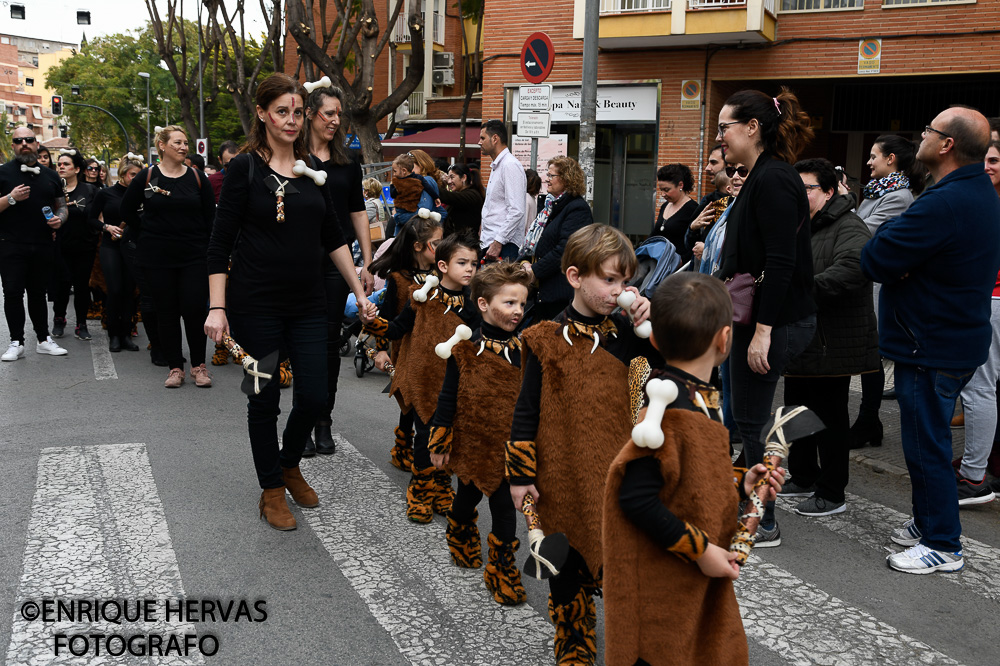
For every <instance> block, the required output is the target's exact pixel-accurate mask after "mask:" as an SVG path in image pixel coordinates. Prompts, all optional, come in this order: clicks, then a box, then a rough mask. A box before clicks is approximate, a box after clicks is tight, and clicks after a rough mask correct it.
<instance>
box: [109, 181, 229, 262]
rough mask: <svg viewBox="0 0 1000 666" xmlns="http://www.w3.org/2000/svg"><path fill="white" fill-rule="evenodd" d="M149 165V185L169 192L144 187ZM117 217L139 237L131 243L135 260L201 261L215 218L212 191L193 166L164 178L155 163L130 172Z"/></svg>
mask: <svg viewBox="0 0 1000 666" xmlns="http://www.w3.org/2000/svg"><path fill="white" fill-rule="evenodd" d="M149 169H152V170H153V172H152V174H149V180H150V183H149V184H150V185H153V184H155V185H156V187H158V188H160V189H162V190H166V191H168V192H170V195H169V196H168V195H165V194H162V193H160V192H152V191H148V192H147V189H148V186H147V184H146V177H147V172H148V171H149ZM199 178H200V181H201V184H200V185H199ZM154 181H155V183H154ZM147 194H148V195H149V196H147ZM140 206H141V207H142V215H140V214H139V207H140ZM121 217H122V219H123V220H124V221H125V223H126V224H128V225H129V226H131V227H134V231H135V232H137V234H138V236H139V237H140V240H139V241H138V243H137V245H136V258H137V259H138V261H139V263H140V265H143V266H157V267H160V268H180V267H182V266H192V265H195V264H203V263H205V255H206V254H207V252H208V238H209V236H210V235H211V233H212V221H213V220H214V219H215V195H214V194H213V193H212V186H211V184H209V182H208V178H207V177H205V176H200V175H199V176H196V175H195V174H194V170H193V169H190V168H186V169H185V170H184V173H183V174H181V176H180V177H179V178H168V177H167V176H164V175H163V173H162V172H161V171H160V169H159V168H158V167H155V166H153V167H148V168H146V169H143V170H142V171H140V172H139V173H138V174H136V176H135V178H133V179H132V182H131V184H129V186H128V189H127V190H125V196H124V197H123V198H122V204H121Z"/></svg>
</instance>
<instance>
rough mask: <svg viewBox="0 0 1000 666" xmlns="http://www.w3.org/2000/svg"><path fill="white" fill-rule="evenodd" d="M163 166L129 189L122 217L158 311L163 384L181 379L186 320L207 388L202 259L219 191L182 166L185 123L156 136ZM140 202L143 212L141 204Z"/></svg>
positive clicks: (196, 369) (196, 373)
mask: <svg viewBox="0 0 1000 666" xmlns="http://www.w3.org/2000/svg"><path fill="white" fill-rule="evenodd" d="M156 149H157V151H158V153H159V155H160V164H159V165H158V166H152V167H149V168H148V169H143V170H142V171H140V172H139V173H138V174H136V176H135V178H133V179H132V183H131V184H130V185H129V186H128V189H126V190H125V196H124V197H123V198H122V205H121V217H122V220H124V221H125V223H126V224H127V225H128V226H129V227H132V228H133V229H134V230H135V231H137V232H138V233H139V241H138V243H137V246H136V252H137V257H136V258H137V263H138V265H139V267H140V269H141V270H142V274H143V279H144V280H145V282H146V285H147V286H148V287H149V291H150V296H152V298H153V305H154V307H155V308H156V313H157V319H158V325H159V330H160V344H161V345H162V349H163V354H164V356H165V357H166V360H167V363H168V364H169V366H170V373H169V374H168V375H167V380H166V381H165V382H164V384H163V385H164V386H165V387H166V388H180V386H181V384H183V383H184V356H183V354H182V350H181V318H182V317H183V319H184V330H185V332H186V333H187V342H188V353H189V354H190V356H191V378H192V379H194V382H195V385H196V386H199V387H202V388H208V387H210V386H211V385H212V376H211V375H210V374H209V373H208V370H207V369H206V368H205V331H204V329H203V323H204V321H205V304H206V303H207V302H208V284H207V283H206V282H205V270H206V265H205V257H206V254H207V252H208V237H209V235H210V234H211V233H212V221H213V220H214V219H215V195H214V194H213V193H212V186H211V185H210V184H209V182H208V178H205V177H204V176H202V175H200V174H199V173H198V172H197V171H195V170H194V169H189V168H188V167H186V166H184V157H185V155H187V150H188V140H187V135H186V134H185V133H184V128H183V127H180V126H178V125H169V126H167V127H164V128H163V129H161V130H160V132H159V133H158V134H157V135H156ZM140 206H142V209H143V210H142V215H141V216H140V215H139V207H140Z"/></svg>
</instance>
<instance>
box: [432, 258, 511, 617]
mask: <svg viewBox="0 0 1000 666" xmlns="http://www.w3.org/2000/svg"><path fill="white" fill-rule="evenodd" d="M530 284H531V274H530V273H528V272H527V271H525V270H524V269H523V268H521V267H520V266H517V265H515V264H511V263H508V262H500V263H494V264H490V265H489V266H487V267H486V268H484V269H483V270H481V271H479V273H477V274H476V277H474V278H473V279H472V285H471V292H472V302H473V303H474V304H475V307H476V308H478V310H479V312H480V314H481V315H482V324H481V326H480V329H479V332H478V333H477V334H476V335H474V336H473V337H472V338H471V339H470V340H467V341H460V342H458V343H457V344H456V345H455V346H454V347H453V348H451V349H450V350H447V349H442V347H444V346H445V345H438V349H437V350H436V351H441V352H444V353H450V356H449V357H448V367H447V370H446V371H445V376H444V385H443V386H442V388H441V395H440V396H438V402H437V410H436V411H435V412H434V418H432V419H431V430H430V442H429V444H428V448H429V449H430V453H431V462H433V463H434V465H435V466H436V467H438V468H447V469H450V470H451V471H452V472H454V473H455V475H456V476H457V477H458V491H457V492H456V493H455V499H454V501H453V502H452V505H451V512H450V513H449V514H448V527H447V529H446V531H445V539H446V540H447V542H448V549H449V551H450V552H451V561H452V562H453V563H454V564H455V565H456V566H459V567H465V568H470V569H478V568H479V567H480V566H482V564H483V557H482V542H481V540H480V536H479V528H478V527H477V525H476V522H477V520H478V518H479V513H478V511H477V509H476V506H477V505H478V504H479V502H480V500H482V498H483V495H484V494H485V495H486V496H487V497H489V505H490V516H491V518H492V521H493V529H492V531H491V533H490V535H489V538H488V544H489V561H488V562H487V564H486V569H485V570H484V571H483V580H484V581H485V583H486V588H487V589H488V590H489V592H490V594H491V595H492V596H493V599H494V601H496V602H497V603H499V604H505V605H516V604H520V603H523V602H524V601H525V600H526V599H527V595H526V593H525V591H524V586H523V585H522V584H521V573H520V571H519V570H518V568H517V564H516V562H515V560H514V554H515V553H516V552H517V548H518V546H519V542H518V540H517V539H516V538H515V531H516V529H517V520H516V511H515V509H514V504H513V502H512V501H511V497H510V486H509V485H508V484H507V480H506V479H505V478H504V434H506V433H505V431H506V429H507V428H508V426H509V425H510V422H511V419H512V417H513V415H514V403H515V401H516V400H517V395H518V392H519V390H520V388H521V342H520V340H519V339H518V338H517V337H516V336H515V333H514V332H515V331H516V330H517V327H518V325H519V324H520V323H521V320H522V318H523V317H524V305H525V302H526V301H527V299H528V286H529V285H530ZM498 433H499V434H498Z"/></svg>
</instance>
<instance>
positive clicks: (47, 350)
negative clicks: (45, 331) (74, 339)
mask: <svg viewBox="0 0 1000 666" xmlns="http://www.w3.org/2000/svg"><path fill="white" fill-rule="evenodd" d="M35 351H36V352H38V353H39V354H48V355H49V356H65V355H66V354H67V353H68V352H67V351H66V350H65V349H63V348H62V347H60V346H59V345H57V344H56V341H55V340H53V339H52V336H51V335H50V336H48V337H47V338H45V341H44V342H39V343H38V346H37V347H35Z"/></svg>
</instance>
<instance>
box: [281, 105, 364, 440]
mask: <svg viewBox="0 0 1000 666" xmlns="http://www.w3.org/2000/svg"><path fill="white" fill-rule="evenodd" d="M343 113H344V93H343V91H341V90H340V88H336V87H332V86H331V87H328V88H317V89H316V90H314V91H313V92H312V94H311V95H309V99H308V100H306V119H307V124H306V132H305V134H306V138H307V140H308V142H309V143H308V146H309V152H310V154H311V155H312V157H314V158H315V159H316V162H317V163H318V164H319V165H320V166H321V167H322V169H323V171H326V175H327V178H326V187H327V189H328V190H329V191H330V197H331V198H332V200H333V209H334V212H335V213H336V216H337V221H338V222H339V224H340V232H341V235H342V236H343V237H344V241H345V242H346V243H347V246H348V248H349V247H350V246H351V245H352V244H353V243H354V241H357V242H358V245H359V246H360V247H361V259H362V261H363V262H364V264H363V268H362V269H361V283H362V284H363V285H364V287H365V293H368V294H370V293H371V291H372V289H371V288H372V285H373V284H374V280H373V279H372V277H371V274H370V273H369V272H368V267H369V266H370V265H371V263H372V243H371V235H370V233H369V231H368V213H366V212H365V195H364V190H363V188H362V186H361V181H362V180H364V177H363V175H362V173H361V165H360V164H359V163H358V161H357V160H356V159H353V158H352V157H351V156H350V155H349V154H348V152H347V125H346V124H345V123H344V122H343ZM313 168H315V166H313ZM323 275H324V278H323V284H324V287H325V288H326V314H327V319H326V321H327V327H328V330H327V353H326V383H327V392H326V409H325V410H324V412H323V413H322V414H321V415H320V417H319V419H318V420H317V421H316V427H315V433H314V436H315V440H308V441H307V442H306V449H305V451H304V453H303V455H305V456H307V457H309V456H312V455H314V454H316V453H322V454H330V453H333V452H334V451H336V450H337V444H336V443H335V442H334V441H333V434H332V431H331V428H332V426H333V407H334V404H335V403H336V401H337V379H338V378H339V377H340V328H341V325H342V324H343V323H344V307H345V305H346V304H347V296H348V295H349V294H350V293H351V287H350V285H349V283H348V282H347V280H346V279H345V278H344V276H342V275H341V274H340V271H338V270H337V268H336V267H335V266H334V265H333V262H331V261H330V259H329V258H326V259H324V260H323ZM293 365H294V364H293ZM294 370H295V372H298V368H294Z"/></svg>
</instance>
